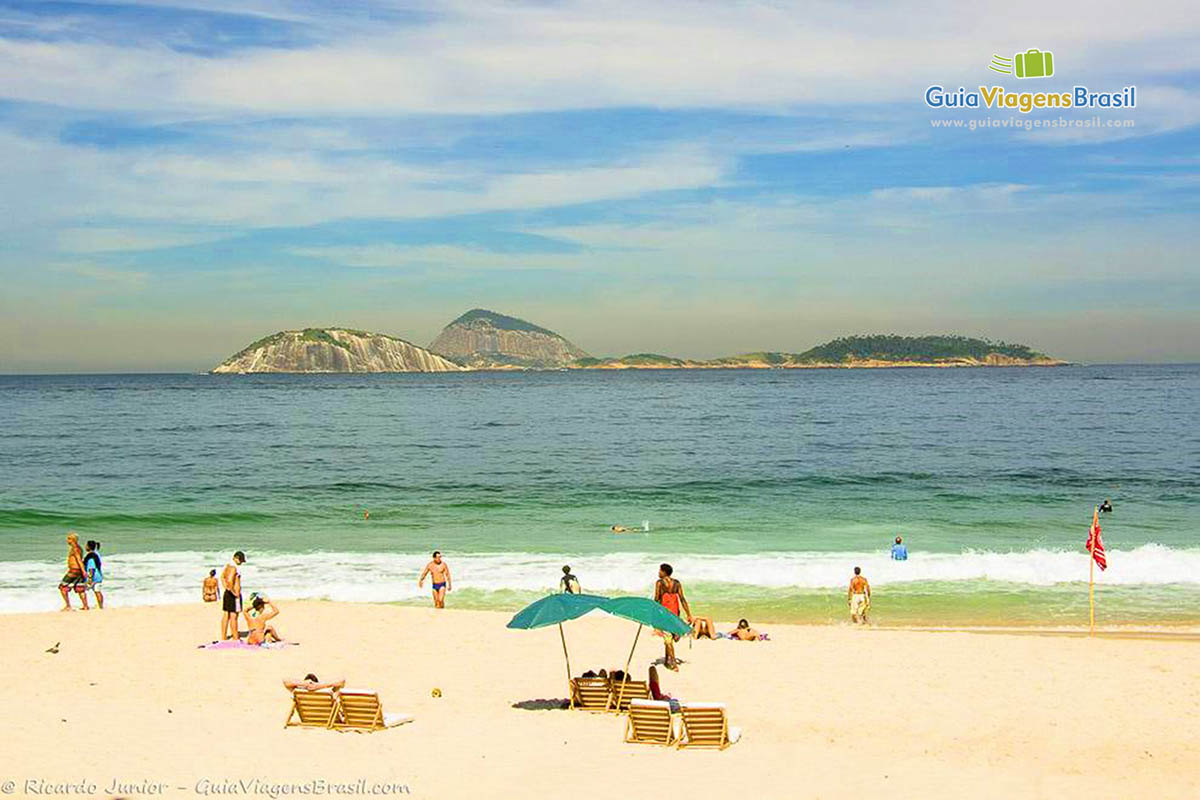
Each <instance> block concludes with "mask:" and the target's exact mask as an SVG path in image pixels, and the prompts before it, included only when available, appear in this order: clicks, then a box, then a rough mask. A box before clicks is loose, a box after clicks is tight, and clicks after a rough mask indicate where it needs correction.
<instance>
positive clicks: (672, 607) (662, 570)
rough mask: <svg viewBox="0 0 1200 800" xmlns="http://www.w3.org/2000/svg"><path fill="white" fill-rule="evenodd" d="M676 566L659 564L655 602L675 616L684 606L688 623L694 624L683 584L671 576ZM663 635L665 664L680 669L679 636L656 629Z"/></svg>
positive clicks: (672, 668)
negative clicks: (684, 594)
mask: <svg viewBox="0 0 1200 800" xmlns="http://www.w3.org/2000/svg"><path fill="white" fill-rule="evenodd" d="M674 572H675V570H674V568H672V567H671V565H670V564H659V565H658V582H657V583H655V584H654V602H656V603H659V604H661V605H662V607H663V608H665V609H666V610H667V611H670V612H671V613H672V614H674V615H675V616H677V617H678V616H679V609H680V607H682V608H683V613H685V614H687V621H688V624H689V625H691V624H692V609H691V608H690V607H689V606H688V601H687V598H686V597H684V596H683V584H682V583H680V582H679V581H677V580H675V579H674V578H672V577H671V575H672V573H674ZM655 633H657V634H659V635H660V636H662V637H663V643H664V644H665V646H666V655H665V656H664V657H663V666H664V667H666V668H667V669H669V670H675V671H678V670H679V662H678V661H677V660H676V659H675V643H676V642H677V641H679V636H678V635H676V634H673V633H663V632H661V631H655Z"/></svg>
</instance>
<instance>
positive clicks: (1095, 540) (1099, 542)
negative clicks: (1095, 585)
mask: <svg viewBox="0 0 1200 800" xmlns="http://www.w3.org/2000/svg"><path fill="white" fill-rule="evenodd" d="M1084 547H1085V548H1087V551H1088V552H1089V553H1091V554H1092V558H1093V559H1095V561H1096V566H1098V567H1099V568H1100V569H1107V568H1108V559H1107V558H1105V557H1104V540H1103V539H1101V538H1100V510H1099V509H1092V527H1091V530H1089V531H1088V538H1087V543H1086V544H1085V545H1084Z"/></svg>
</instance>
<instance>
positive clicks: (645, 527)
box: [609, 520, 650, 533]
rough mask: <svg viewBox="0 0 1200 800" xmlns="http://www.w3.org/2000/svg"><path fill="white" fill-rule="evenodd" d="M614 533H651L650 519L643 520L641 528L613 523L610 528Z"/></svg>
mask: <svg viewBox="0 0 1200 800" xmlns="http://www.w3.org/2000/svg"><path fill="white" fill-rule="evenodd" d="M609 530H610V531H612V532H613V533H649V532H650V520H643V521H642V527H640V528H627V527H625V526H624V525H613V526H612V527H611V528H609Z"/></svg>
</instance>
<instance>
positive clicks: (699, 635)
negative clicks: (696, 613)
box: [692, 617, 717, 639]
mask: <svg viewBox="0 0 1200 800" xmlns="http://www.w3.org/2000/svg"><path fill="white" fill-rule="evenodd" d="M692 638H693V639H705V638H707V639H715V638H717V629H716V628H715V627H713V621H712V617H692Z"/></svg>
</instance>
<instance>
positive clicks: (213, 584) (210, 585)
mask: <svg viewBox="0 0 1200 800" xmlns="http://www.w3.org/2000/svg"><path fill="white" fill-rule="evenodd" d="M217 588H218V587H217V571H216V570H215V569H210V570H209V571H208V577H207V578H205V579H204V588H203V590H202V591H203V593H202V594H201V597H203V598H204V602H206V603H215V602H217Z"/></svg>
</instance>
